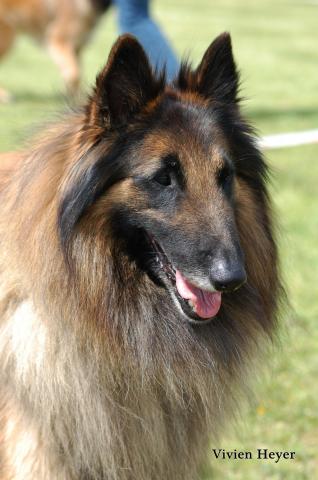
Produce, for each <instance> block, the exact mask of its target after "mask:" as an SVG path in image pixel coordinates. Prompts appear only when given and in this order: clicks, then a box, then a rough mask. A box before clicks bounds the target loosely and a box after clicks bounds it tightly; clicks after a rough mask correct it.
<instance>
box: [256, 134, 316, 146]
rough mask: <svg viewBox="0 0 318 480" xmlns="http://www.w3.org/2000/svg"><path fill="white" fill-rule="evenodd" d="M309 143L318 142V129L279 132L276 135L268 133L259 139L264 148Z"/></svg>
mask: <svg viewBox="0 0 318 480" xmlns="http://www.w3.org/2000/svg"><path fill="white" fill-rule="evenodd" d="M309 143H318V130H307V131H305V132H290V133H278V134H276V135H267V136H265V137H262V138H261V139H260V140H259V146H260V147H261V148H264V149H272V148H283V147H296V146H298V145H306V144H309Z"/></svg>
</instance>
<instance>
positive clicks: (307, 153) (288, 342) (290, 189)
mask: <svg viewBox="0 0 318 480" xmlns="http://www.w3.org/2000/svg"><path fill="white" fill-rule="evenodd" d="M153 11H154V16H155V18H157V19H158V20H159V21H160V23H161V25H162V26H163V28H164V29H165V31H166V32H167V34H168V37H169V38H170V39H171V41H172V43H173V45H174V46H175V48H176V50H177V52H178V53H179V54H180V55H183V54H186V55H189V56H190V57H191V58H192V59H193V61H194V63H196V62H197V61H199V59H200V57H201V55H202V54H203V52H204V50H205V49H206V48H207V46H208V45H209V43H210V42H211V40H212V39H213V38H214V37H215V36H216V35H217V34H218V33H220V32H222V31H224V30H228V31H230V32H231V35H232V40H233V46H234V53H235V57H236V59H237V62H238V64H239V67H240V69H241V71H242V83H243V87H242V94H243V95H244V96H245V97H247V100H246V101H245V103H244V109H245V111H246V114H247V116H248V117H249V118H250V120H251V121H252V122H253V123H254V125H255V126H256V127H257V129H258V132H259V133H260V134H268V133H278V132H288V131H294V130H303V129H311V128H318V1H314V0H312V1H301V0H299V1H291V0H285V1H282V0H278V1H273V0H263V1H256V0H156V1H154V2H153ZM115 38H116V25H115V12H114V11H113V10H112V11H110V12H109V13H108V14H106V15H105V17H104V18H103V19H102V21H101V22H100V24H99V26H98V28H97V29H96V31H95V32H94V35H93V38H92V41H91V43H90V44H89V45H88V46H87V48H86V49H85V52H84V55H83V86H84V89H88V87H89V85H91V83H92V82H93V80H94V78H95V75H96V73H97V71H98V69H100V68H101V67H102V65H103V63H104V62H105V60H106V58H107V54H108V52H109V48H110V46H111V44H112V42H113V41H114V40H115ZM0 85H1V86H3V87H6V88H7V89H8V90H10V92H11V93H12V94H13V95H14V97H15V101H14V103H11V104H9V105H0V150H8V149H13V148H17V147H18V146H20V145H21V144H22V142H23V141H24V140H27V139H28V137H29V136H30V135H31V133H32V131H33V127H31V126H32V125H34V124H35V125H39V124H41V122H42V121H44V120H45V119H48V118H50V117H52V115H54V114H55V112H57V111H59V110H60V109H61V108H62V109H63V108H64V106H65V99H64V98H63V95H62V94H61V93H60V92H62V91H63V83H62V80H61V78H60V76H59V72H58V71H57V69H56V67H55V66H54V65H53V63H52V62H51V60H50V59H49V58H48V55H47V54H46V52H45V51H44V50H43V49H40V48H38V46H37V45H36V44H34V43H33V42H32V40H31V39H30V38H26V37H20V38H19V39H18V41H17V43H16V45H15V48H14V49H13V51H12V52H11V54H10V55H9V56H8V57H7V58H6V59H5V60H4V61H3V62H2V63H1V64H0ZM317 157H318V145H309V146H303V147H297V148H292V149H282V150H276V151H269V152H267V158H268V161H269V163H270V164H271V166H272V168H273V171H274V181H273V186H272V194H273V198H274V202H275V207H276V210H277V215H278V217H279V222H280V226H281V235H280V236H281V240H280V248H281V255H282V264H283V273H284V276H285V279H286V284H287V288H288V295H289V299H290V302H291V306H292V310H291V312H289V313H288V314H286V315H285V318H284V323H285V333H284V334H283V335H282V341H281V348H280V349H278V351H276V352H275V354H274V355H273V363H272V366H271V368H270V371H269V372H268V374H267V376H266V375H265V377H264V376H263V375H262V376H260V381H259V385H258V388H257V396H256V398H254V399H251V402H250V406H249V408H248V410H247V412H246V413H245V414H244V416H243V418H242V422H240V424H239V426H238V427H237V428H236V429H234V430H233V429H232V430H230V431H229V432H228V433H227V435H226V438H223V439H222V440H221V442H220V444H218V445H211V449H212V448H225V449H226V450H230V449H234V448H236V449H237V450H248V451H252V452H255V451H256V449H257V448H269V449H271V450H279V451H283V450H286V451H296V458H295V460H280V461H279V463H274V462H273V461H259V460H236V461H235V460H213V461H212V454H211V455H210V457H209V462H208V465H207V467H206V469H205V470H204V472H203V474H202V479H203V480H212V479H215V480H221V479H229V480H234V479H235V480H236V479H237V480H255V479H261V480H262V479H270V480H276V479H279V480H281V479H289V480H301V479H308V480H309V479H310V480H313V479H316V478H318V400H317V399H318V381H317V378H318V352H317V349H318V328H317V318H318V302H317V291H318V289H317V285H318V249H317V240H318V200H317V191H318V189H317V183H318V161H317ZM180 461H184V460H183V459H180ZM149 480H150V479H149ZM167 480H168V479H167ZM169 480H173V479H169Z"/></svg>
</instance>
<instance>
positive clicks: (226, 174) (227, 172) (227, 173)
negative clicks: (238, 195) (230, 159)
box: [218, 166, 234, 188]
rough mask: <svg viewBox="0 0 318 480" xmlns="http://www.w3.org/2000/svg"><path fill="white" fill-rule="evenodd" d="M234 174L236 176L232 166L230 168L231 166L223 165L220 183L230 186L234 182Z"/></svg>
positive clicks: (220, 172) (219, 175)
mask: <svg viewBox="0 0 318 480" xmlns="http://www.w3.org/2000/svg"><path fill="white" fill-rule="evenodd" d="M233 176H234V171H233V169H232V168H230V167H229V166H225V167H223V168H222V170H220V171H219V174H218V181H219V184H220V185H221V186H222V187H223V188H226V187H229V186H230V185H231V183H232V180H233Z"/></svg>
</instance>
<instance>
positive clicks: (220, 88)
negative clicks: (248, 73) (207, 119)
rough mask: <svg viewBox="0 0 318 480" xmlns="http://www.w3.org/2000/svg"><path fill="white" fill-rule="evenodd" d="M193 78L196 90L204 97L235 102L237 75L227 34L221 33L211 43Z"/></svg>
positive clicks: (223, 101)
mask: <svg viewBox="0 0 318 480" xmlns="http://www.w3.org/2000/svg"><path fill="white" fill-rule="evenodd" d="M195 76H196V89H197V91H198V92H199V93H200V94H201V95H203V96H204V97H206V98H211V99H213V100H216V101H220V102H222V103H228V104H231V103H235V102H236V101H237V92H238V84H239V75H238V72H237V69H236V65H235V62H234V58H233V54H232V44H231V37H230V34H229V33H227V32H225V33H222V34H221V35H219V36H218V37H217V38H216V39H215V40H214V41H213V42H212V43H211V45H210V46H209V48H208V49H207V51H206V52H205V54H204V56H203V59H202V61H201V63H200V65H199V66H198V68H197V69H196V71H195Z"/></svg>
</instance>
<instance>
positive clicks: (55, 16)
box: [0, 0, 110, 102]
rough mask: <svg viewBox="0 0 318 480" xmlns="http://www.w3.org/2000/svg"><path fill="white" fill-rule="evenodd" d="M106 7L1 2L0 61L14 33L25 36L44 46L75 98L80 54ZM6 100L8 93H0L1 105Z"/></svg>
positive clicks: (104, 1)
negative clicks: (29, 36)
mask: <svg viewBox="0 0 318 480" xmlns="http://www.w3.org/2000/svg"><path fill="white" fill-rule="evenodd" d="M109 4H110V0H1V1H0V58H1V57H2V56H4V55H5V54H6V53H7V52H8V51H9V49H10V48H11V46H12V44H13V42H14V39H15V37H16V35H17V33H19V32H24V33H27V34H29V35H31V36H32V37H34V38H35V39H36V40H38V41H40V42H41V43H42V44H44V45H45V46H46V48H47V50H48V52H49V54H50V55H51V57H52V58H53V60H54V61H55V63H56V64H57V66H58V67H59V69H60V71H61V74H62V76H63V79H64V81H65V84H66V87H67V90H68V92H69V93H71V94H74V93H76V92H77V90H78V86H79V81H80V71H79V56H80V52H81V50H82V48H83V46H84V45H85V43H86V42H87V40H88V37H89V35H90V33H91V31H92V29H93V27H94V26H95V24H96V22H97V20H98V19H99V18H100V16H101V14H102V13H103V12H104V11H105V10H106V9H107V7H108V6H109ZM21 73H22V72H21ZM9 99H10V95H9V93H8V92H6V91H5V90H4V89H0V102H1V101H8V100H9Z"/></svg>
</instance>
